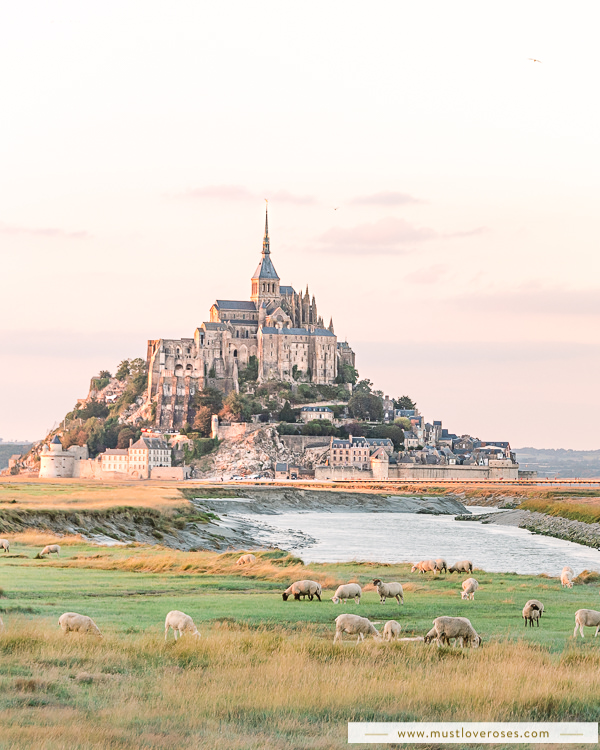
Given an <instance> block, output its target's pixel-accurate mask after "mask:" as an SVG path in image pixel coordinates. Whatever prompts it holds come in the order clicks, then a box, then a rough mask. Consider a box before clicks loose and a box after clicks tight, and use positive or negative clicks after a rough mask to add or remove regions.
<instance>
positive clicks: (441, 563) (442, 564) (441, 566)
mask: <svg viewBox="0 0 600 750" xmlns="http://www.w3.org/2000/svg"><path fill="white" fill-rule="evenodd" d="M435 569H436V571H437V572H438V573H441V572H442V571H443V572H444V573H447V572H448V564H447V563H446V561H445V560H444V559H443V558H441V557H438V558H437V560H435Z"/></svg>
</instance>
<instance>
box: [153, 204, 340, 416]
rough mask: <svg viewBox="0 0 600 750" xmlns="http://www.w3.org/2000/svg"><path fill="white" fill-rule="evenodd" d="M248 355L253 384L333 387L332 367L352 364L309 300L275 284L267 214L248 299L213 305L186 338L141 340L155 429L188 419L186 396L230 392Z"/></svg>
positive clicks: (335, 369)
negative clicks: (215, 390) (253, 366)
mask: <svg viewBox="0 0 600 750" xmlns="http://www.w3.org/2000/svg"><path fill="white" fill-rule="evenodd" d="M251 357H256V359H257V362H258V380H259V382H264V381H268V380H283V381H288V382H297V381H300V382H311V383H316V384H320V385H330V384H333V383H335V381H336V377H337V374H338V367H339V364H340V363H344V364H349V365H352V366H354V352H353V351H352V349H351V348H350V346H349V345H348V343H347V342H338V340H337V336H336V335H335V331H334V327H333V320H332V319H331V320H330V322H329V325H328V326H325V324H324V322H323V318H322V317H321V316H320V315H319V314H318V312H317V303H316V300H315V297H314V296H313V297H312V299H311V296H310V293H309V291H308V286H307V287H306V292H305V293H304V294H303V293H302V291H300V292H296V291H295V290H294V288H293V287H292V286H286V285H282V284H280V279H279V276H278V274H277V271H276V270H275V266H274V265H273V260H272V258H271V249H270V239H269V224H268V214H267V216H266V218H265V234H264V238H263V249H262V255H261V259H260V262H259V264H258V266H257V268H256V271H255V272H254V274H253V276H252V278H251V287H250V299H249V300H228V299H217V300H216V301H215V303H214V304H213V305H212V307H211V308H210V320H209V321H207V322H204V323H202V325H200V326H199V327H198V328H196V330H195V332H194V336H193V337H192V338H184V339H156V340H151V341H148V357H147V359H148V395H149V397H150V399H151V400H152V401H153V402H154V403H156V417H155V424H156V426H157V427H159V428H162V429H171V428H176V427H181V426H182V425H183V424H185V423H186V422H188V421H191V417H193V413H190V408H191V406H192V403H193V402H192V398H193V396H194V394H195V393H196V391H198V390H201V389H203V388H206V387H207V386H210V387H213V388H218V389H219V390H222V391H223V392H225V393H228V392H230V391H232V390H237V389H238V374H239V372H240V371H241V370H243V369H245V368H246V367H247V366H248V364H249V362H250V358H251Z"/></svg>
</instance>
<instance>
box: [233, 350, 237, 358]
mask: <svg viewBox="0 0 600 750" xmlns="http://www.w3.org/2000/svg"><path fill="white" fill-rule="evenodd" d="M233 356H234V357H237V349H234V350H233Z"/></svg>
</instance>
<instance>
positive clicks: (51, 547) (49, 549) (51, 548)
mask: <svg viewBox="0 0 600 750" xmlns="http://www.w3.org/2000/svg"><path fill="white" fill-rule="evenodd" d="M53 552H55V553H56V555H57V556H58V557H60V547H59V546H58V544H47V545H46V546H45V547H44V549H43V550H42V551H41V552H40V557H43V556H44V555H51V554H52V553H53Z"/></svg>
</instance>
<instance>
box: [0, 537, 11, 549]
mask: <svg viewBox="0 0 600 750" xmlns="http://www.w3.org/2000/svg"><path fill="white" fill-rule="evenodd" d="M0 549H3V550H4V551H5V552H10V542H9V541H8V539H0Z"/></svg>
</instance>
